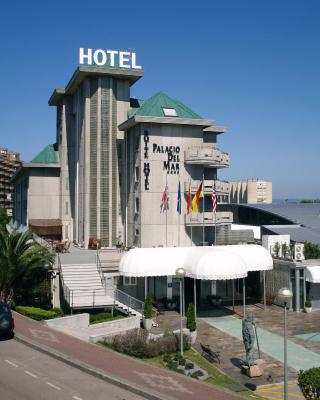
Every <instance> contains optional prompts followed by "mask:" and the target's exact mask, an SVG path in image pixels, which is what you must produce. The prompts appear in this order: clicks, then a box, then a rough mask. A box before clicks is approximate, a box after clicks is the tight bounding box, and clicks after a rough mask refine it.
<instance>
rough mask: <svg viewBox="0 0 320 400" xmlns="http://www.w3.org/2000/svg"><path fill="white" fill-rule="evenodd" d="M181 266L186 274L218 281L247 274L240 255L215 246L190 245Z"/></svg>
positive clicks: (243, 276) (191, 276) (242, 276)
mask: <svg viewBox="0 0 320 400" xmlns="http://www.w3.org/2000/svg"><path fill="white" fill-rule="evenodd" d="M183 267H184V268H185V270H186V272H187V276H189V277H190V278H196V279H207V280H213V281H219V280H225V279H238V278H245V277H246V276H247V275H248V273H247V269H246V265H245V263H244V262H243V260H242V258H241V257H239V256H238V255H236V254H232V253H229V252H227V251H225V250H223V249H222V250H218V249H216V248H215V247H190V250H189V252H188V256H187V258H186V260H185V263H184V266H183Z"/></svg>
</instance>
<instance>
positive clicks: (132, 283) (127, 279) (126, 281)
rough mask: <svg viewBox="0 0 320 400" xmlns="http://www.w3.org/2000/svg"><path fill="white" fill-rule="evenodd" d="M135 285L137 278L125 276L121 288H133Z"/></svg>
mask: <svg viewBox="0 0 320 400" xmlns="http://www.w3.org/2000/svg"><path fill="white" fill-rule="evenodd" d="M136 284H137V278H136V277H135V276H125V277H124V278H123V286H135V285H136Z"/></svg>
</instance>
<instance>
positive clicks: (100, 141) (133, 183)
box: [13, 66, 239, 247]
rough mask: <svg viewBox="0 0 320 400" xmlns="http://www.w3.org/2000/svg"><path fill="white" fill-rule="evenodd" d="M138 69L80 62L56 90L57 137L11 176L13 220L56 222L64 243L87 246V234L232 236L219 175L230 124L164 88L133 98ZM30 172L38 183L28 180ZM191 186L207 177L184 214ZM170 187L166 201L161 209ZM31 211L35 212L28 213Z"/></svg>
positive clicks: (116, 239) (155, 240)
mask: <svg viewBox="0 0 320 400" xmlns="http://www.w3.org/2000/svg"><path fill="white" fill-rule="evenodd" d="M142 76H143V71H142V70H134V69H120V68H111V67H105V66H104V67H97V66H80V67H78V68H77V69H76V71H75V73H74V74H73V76H72V77H71V80H70V82H69V83H68V84H67V86H66V87H65V88H63V89H55V90H54V91H53V93H52V95H51V97H50V99H49V105H50V106H55V107H56V109H57V119H56V121H57V123H56V127H57V128H56V140H55V144H54V145H49V146H48V147H47V148H46V149H44V150H43V151H42V152H41V153H40V154H39V155H38V156H36V157H35V158H34V159H33V160H32V162H31V163H28V164H24V165H23V166H22V169H21V170H20V171H18V173H17V174H16V176H15V177H14V179H13V181H14V184H15V185H16V186H17V187H18V188H19V190H18V192H17V197H16V205H15V213H14V216H15V220H16V221H17V222H18V223H22V224H24V225H29V226H31V227H32V226H36V225H37V224H38V225H41V227H42V228H45V226H46V225H47V226H48V227H49V226H50V227H52V226H55V228H56V229H55V232H58V231H59V227H60V232H61V239H62V240H68V241H75V242H77V243H78V244H79V245H80V246H83V247H88V245H89V242H90V239H91V240H92V239H96V240H99V241H101V246H102V247H113V246H115V245H119V244H122V245H124V246H125V247H132V246H137V247H152V246H178V245H180V246H190V245H191V244H194V245H201V244H211V243H214V242H216V243H220V244H222V243H228V242H232V235H233V231H231V229H230V225H231V223H232V213H231V212H228V211H220V210H219V204H226V203H228V202H229V183H228V182H224V181H220V180H219V178H218V171H219V169H221V168H227V167H228V166H229V163H230V158H229V155H228V154H227V153H224V152H223V151H221V150H220V149H219V147H218V144H217V138H218V137H219V135H220V134H223V133H224V132H225V131H226V129H225V128H224V127H221V126H217V125H215V124H214V121H212V120H208V119H205V118H202V117H201V116H199V115H198V114H196V113H195V112H193V111H192V110H191V109H189V108H188V107H187V106H185V105H184V104H183V103H181V102H180V101H178V100H175V99H173V98H171V97H169V96H168V95H166V94H165V93H163V92H159V93H157V94H156V95H154V96H153V97H151V98H150V99H148V100H145V101H143V100H138V99H134V98H132V97H131V96H130V90H131V86H132V85H133V84H134V83H135V82H136V81H137V80H139V79H140V78H141V77H142ZM28 171H29V172H28ZM35 171H36V175H37V180H36V181H35V179H34V178H33V179H30V172H32V174H33V175H34V173H35ZM32 174H31V175H32ZM179 181H180V187H181V197H182V213H181V215H179V213H178V212H177V211H176V208H177V196H178V184H179ZM23 182H24V183H23ZM189 183H190V190H191V193H192V196H193V195H194V194H195V192H196V190H197V189H198V188H199V186H200V184H203V194H204V196H203V198H201V201H200V204H199V212H198V213H194V212H191V213H189V214H187V212H186V198H187V192H188V190H189ZM34 185H36V186H37V187H36V188H35V186H34ZM166 186H167V188H168V189H167V190H168V197H169V201H168V205H169V207H168V210H166V211H165V212H161V209H160V205H161V198H162V195H163V192H164V190H165V188H166ZM44 188H45V191H46V193H44V192H43V190H44ZM213 188H215V191H216V195H217V203H218V206H217V212H216V213H213V212H212V191H213ZM40 192H41V193H40ZM31 193H36V194H37V195H33V196H30V194H31ZM43 196H45V198H46V199H48V198H49V197H50V201H49V203H48V202H47V201H46V203H43V201H42V200H43V199H44V197H43ZM22 199H23V200H22ZM22 201H24V202H25V203H26V206H25V207H24V209H23V210H22V209H21V206H20V208H19V204H22V203H21V202H22ZM47 204H50V207H47ZM37 209H38V210H41V213H40V214H41V215H40V214H39V215H38V216H36V215H32V212H31V210H37ZM52 210H54V212H53V211H52ZM34 220H40V221H34ZM41 231H42V232H44V231H45V229H42V230H41ZM215 233H216V238H215ZM237 235H239V233H237ZM44 236H45V235H44ZM237 240H238V239H237Z"/></svg>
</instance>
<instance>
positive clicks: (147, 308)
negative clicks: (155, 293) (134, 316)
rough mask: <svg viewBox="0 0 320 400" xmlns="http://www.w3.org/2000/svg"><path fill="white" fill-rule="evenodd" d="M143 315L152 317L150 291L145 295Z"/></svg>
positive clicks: (148, 317)
mask: <svg viewBox="0 0 320 400" xmlns="http://www.w3.org/2000/svg"><path fill="white" fill-rule="evenodd" d="M143 314H144V317H145V318H147V319H150V318H152V298H151V295H150V293H148V294H147V297H146V298H145V301H144V312H143Z"/></svg>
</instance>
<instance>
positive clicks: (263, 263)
mask: <svg viewBox="0 0 320 400" xmlns="http://www.w3.org/2000/svg"><path fill="white" fill-rule="evenodd" d="M216 247H217V248H218V249H224V250H226V251H228V252H230V253H232V254H237V255H238V256H240V257H241V258H242V259H243V261H244V262H245V264H246V268H247V271H248V272H250V271H267V270H270V269H273V260H272V256H271V254H270V253H269V252H268V251H267V250H266V249H265V248H264V247H262V246H259V245H257V244H243V245H229V246H216Z"/></svg>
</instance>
